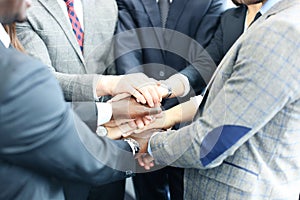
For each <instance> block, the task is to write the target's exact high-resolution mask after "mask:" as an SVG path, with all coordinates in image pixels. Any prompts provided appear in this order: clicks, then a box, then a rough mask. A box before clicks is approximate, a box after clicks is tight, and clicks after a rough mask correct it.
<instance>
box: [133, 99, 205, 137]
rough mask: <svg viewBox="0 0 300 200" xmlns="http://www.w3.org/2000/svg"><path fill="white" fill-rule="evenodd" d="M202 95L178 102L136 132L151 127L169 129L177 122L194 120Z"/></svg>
mask: <svg viewBox="0 0 300 200" xmlns="http://www.w3.org/2000/svg"><path fill="white" fill-rule="evenodd" d="M201 100H202V96H201V95H199V96H197V97H193V98H191V99H190V100H189V101H187V102H184V103H181V104H178V105H176V106H174V107H172V108H170V109H168V110H165V111H163V112H162V113H161V114H160V115H158V116H156V119H155V121H153V122H152V123H150V124H149V125H147V126H145V127H144V128H142V129H138V130H136V131H135V133H141V132H143V131H145V130H151V129H165V130H166V129H169V128H171V127H173V126H174V125H175V124H178V123H183V122H189V121H192V120H193V118H194V117H195V115H196V112H197V109H198V107H199V104H200V103H201Z"/></svg>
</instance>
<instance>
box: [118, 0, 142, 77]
mask: <svg viewBox="0 0 300 200" xmlns="http://www.w3.org/2000/svg"><path fill="white" fill-rule="evenodd" d="M117 4H118V10H119V11H118V23H117V27H116V36H115V37H116V44H115V45H116V47H115V58H116V68H117V73H118V74H128V73H133V72H135V68H137V67H138V66H140V65H141V64H142V63H143V62H142V49H141V48H139V49H137V50H134V51H132V50H133V49H135V48H132V44H135V45H136V46H141V45H140V43H139V36H138V35H137V33H136V32H135V31H134V30H135V29H136V28H137V25H136V24H135V22H136V21H135V20H134V18H133V17H132V15H131V13H130V12H129V11H130V9H129V8H127V7H126V5H125V4H124V3H123V1H120V0H118V1H117ZM128 37H129V38H130V39H128ZM129 41H130V42H129ZM139 71H140V70H139Z"/></svg>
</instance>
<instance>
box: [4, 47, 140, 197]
mask: <svg viewBox="0 0 300 200" xmlns="http://www.w3.org/2000/svg"><path fill="white" fill-rule="evenodd" d="M125 150H126V151H130V147H129V145H128V144H127V143H126V142H124V141H112V140H109V139H107V138H105V137H103V138H99V137H97V136H96V134H95V133H93V132H91V131H90V129H89V128H88V127H87V126H86V125H85V124H84V123H83V122H82V121H81V120H80V119H79V118H78V117H77V115H76V114H75V113H73V111H72V110H71V108H70V106H69V105H68V104H67V103H66V102H65V101H64V97H63V93H62V91H61V89H60V86H59V84H58V82H57V81H56V79H55V78H54V76H53V75H52V73H51V72H50V71H49V69H48V68H47V67H46V66H44V65H43V64H42V63H40V62H38V61H36V60H34V59H32V58H29V57H28V56H26V55H23V54H21V53H19V52H17V51H16V50H14V49H12V48H10V49H6V48H5V47H4V46H3V45H2V43H1V42H0V180H1V181H0V191H1V193H0V199H36V200H41V199H64V198H65V197H66V196H65V194H70V193H72V194H74V193H73V192H74V191H75V192H77V191H80V189H81V187H78V186H79V185H82V186H87V185H101V184H104V183H108V182H111V181H114V180H118V179H123V178H125V177H126V176H127V175H128V174H130V173H129V172H130V171H132V170H133V169H134V166H133V165H135V162H134V160H133V158H132V154H131V153H130V152H127V153H124V152H125ZM130 154H131V155H130ZM123 170H124V171H123ZM126 170H129V171H127V172H126ZM66 182H67V183H68V191H67V193H65V192H64V189H63V183H66ZM73 186H76V187H73ZM69 192H70V193H69ZM86 192H87V191H86ZM81 195H82V193H81ZM83 196H84V195H83ZM70 199H74V198H73V197H70ZM76 199H79V198H78V196H77V197H76Z"/></svg>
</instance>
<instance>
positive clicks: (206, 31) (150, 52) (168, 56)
mask: <svg viewBox="0 0 300 200" xmlns="http://www.w3.org/2000/svg"><path fill="white" fill-rule="evenodd" d="M117 3H118V8H119V23H118V27H117V31H116V32H117V33H122V34H118V35H117V37H119V38H120V39H119V40H117V41H118V43H117V45H118V48H116V50H117V54H116V55H117V58H119V59H118V60H117V62H116V63H117V72H118V73H119V74H126V73H131V72H136V71H142V72H144V73H146V74H147V75H148V76H151V77H153V78H155V79H158V80H164V79H167V78H168V77H169V76H171V75H173V74H174V73H176V72H181V73H183V74H184V75H186V76H187V77H188V79H189V81H190V84H191V85H192V86H193V89H194V90H195V91H200V90H201V89H203V88H204V87H205V85H206V83H205V82H206V80H209V79H208V78H205V77H202V78H201V75H199V73H198V72H197V70H198V71H200V74H201V70H203V69H201V68H200V69H197V70H195V69H194V68H193V67H192V66H190V64H193V62H190V53H189V52H190V51H191V49H192V47H193V45H195V42H196V43H197V45H198V50H199V51H202V50H203V47H206V46H207V45H208V43H209V41H210V40H211V38H212V36H213V34H214V32H215V30H216V26H217V23H218V20H219V16H220V14H221V12H222V11H223V3H224V1H223V0H206V1H199V0H174V1H173V3H172V4H171V6H170V10H169V15H168V18H167V22H166V29H169V30H166V31H163V30H161V29H159V30H158V29H149V28H147V29H138V30H136V31H135V32H130V31H127V33H128V34H125V35H124V31H126V30H134V29H136V28H146V27H157V28H161V20H160V12H159V8H158V5H157V3H156V0H147V1H142V0H117ZM173 30H174V31H173ZM135 44H136V45H137V46H135ZM126 47H127V48H126ZM134 49H135V51H134V53H129V52H130V50H134ZM164 50H167V51H164ZM120 51H121V53H120ZM126 53H127V54H126ZM125 54H126V55H125ZM122 55H123V56H122ZM153 63H154V65H153ZM157 63H158V64H161V65H157ZM140 65H144V66H142V67H139V66H140ZM212 72H213V70H210V74H212Z"/></svg>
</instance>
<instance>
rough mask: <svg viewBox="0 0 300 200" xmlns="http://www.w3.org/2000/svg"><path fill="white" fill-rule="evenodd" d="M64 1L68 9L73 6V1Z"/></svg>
mask: <svg viewBox="0 0 300 200" xmlns="http://www.w3.org/2000/svg"><path fill="white" fill-rule="evenodd" d="M64 1H65V3H66V5H67V6H68V7H73V6H74V0H64Z"/></svg>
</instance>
